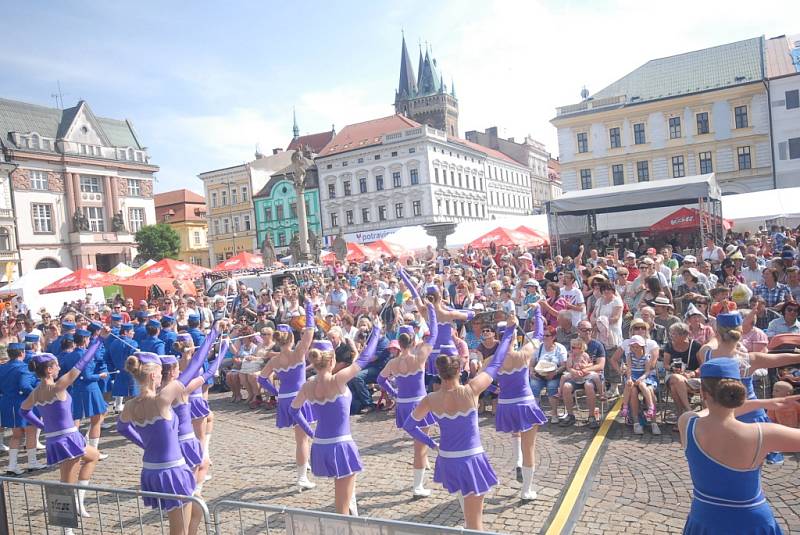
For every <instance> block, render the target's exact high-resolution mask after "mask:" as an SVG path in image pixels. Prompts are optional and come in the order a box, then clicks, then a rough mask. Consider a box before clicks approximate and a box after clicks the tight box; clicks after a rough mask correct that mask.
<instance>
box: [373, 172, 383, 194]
mask: <svg viewBox="0 0 800 535" xmlns="http://www.w3.org/2000/svg"><path fill="white" fill-rule="evenodd" d="M375 191H383V175H377V176H376V177H375Z"/></svg>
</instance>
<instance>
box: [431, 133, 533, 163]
mask: <svg viewBox="0 0 800 535" xmlns="http://www.w3.org/2000/svg"><path fill="white" fill-rule="evenodd" d="M447 141H451V142H453V143H457V144H459V145H464V146H465V147H468V148H470V149H472V150H476V151H478V152H482V153H484V154H486V155H487V156H491V157H492V158H494V159H496V160H503V161H506V162H508V163H511V164H514V165H516V166H517V167H525V166H524V165H522V164H521V163H519V162H518V161H516V160H515V159H514V158H512V157H510V156H507V155H506V154H503V153H502V152H500V151H499V150H495V149H490V148H489V147H484V146H483V145H479V144H478V143H473V142H472V141H469V140H466V139H461V138H460V137H454V136H447Z"/></svg>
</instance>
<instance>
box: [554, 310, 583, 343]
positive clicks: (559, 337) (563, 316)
mask: <svg viewBox="0 0 800 535" xmlns="http://www.w3.org/2000/svg"><path fill="white" fill-rule="evenodd" d="M577 336H578V333H577V331H576V330H575V329H574V328H573V327H572V312H570V311H569V310H562V311H561V312H559V313H558V327H556V342H558V343H559V344H561V345H562V346H564V347H565V348H566V347H569V342H570V340H572V339H573V338H576V337H577Z"/></svg>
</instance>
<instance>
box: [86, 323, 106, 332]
mask: <svg viewBox="0 0 800 535" xmlns="http://www.w3.org/2000/svg"><path fill="white" fill-rule="evenodd" d="M102 328H103V324H102V323H100V322H99V321H92V322H90V323H89V327H88V330H89V332H92V333H95V332H97V331H99V330H101V329H102Z"/></svg>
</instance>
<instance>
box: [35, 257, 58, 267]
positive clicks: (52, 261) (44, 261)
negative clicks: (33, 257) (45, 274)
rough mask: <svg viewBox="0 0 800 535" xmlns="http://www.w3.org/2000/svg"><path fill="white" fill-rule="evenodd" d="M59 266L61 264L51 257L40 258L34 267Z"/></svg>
mask: <svg viewBox="0 0 800 535" xmlns="http://www.w3.org/2000/svg"><path fill="white" fill-rule="evenodd" d="M57 267H61V264H60V263H59V262H58V260H55V259H53V258H42V259H41V260H39V261H38V262H36V269H47V268H57Z"/></svg>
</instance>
